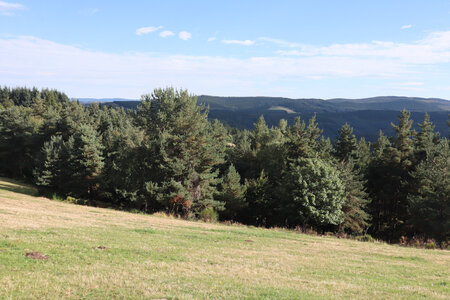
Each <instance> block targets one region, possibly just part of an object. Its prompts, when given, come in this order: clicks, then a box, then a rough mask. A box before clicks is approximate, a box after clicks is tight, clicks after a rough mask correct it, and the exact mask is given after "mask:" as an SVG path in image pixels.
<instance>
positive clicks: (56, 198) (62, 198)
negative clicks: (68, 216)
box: [51, 193, 64, 201]
mask: <svg viewBox="0 0 450 300" xmlns="http://www.w3.org/2000/svg"><path fill="white" fill-rule="evenodd" d="M51 199H52V200H55V201H64V197H62V196H61V195H58V194H57V193H53V194H52V196H51Z"/></svg>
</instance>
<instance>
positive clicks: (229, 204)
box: [217, 165, 247, 220]
mask: <svg viewBox="0 0 450 300" xmlns="http://www.w3.org/2000/svg"><path fill="white" fill-rule="evenodd" d="M220 188H221V189H220V192H219V194H218V196H217V199H218V200H219V201H221V202H223V203H225V209H224V210H223V211H222V212H221V216H222V218H223V219H225V220H238V217H239V215H240V214H241V213H242V210H243V209H244V208H245V206H246V204H247V203H246V202H245V186H244V185H241V176H239V173H238V172H237V171H236V169H235V168H234V166H233V165H230V167H229V168H228V170H227V172H226V173H225V175H224V177H223V178H222V183H221V184H220Z"/></svg>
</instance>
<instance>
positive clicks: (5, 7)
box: [0, 1, 25, 16]
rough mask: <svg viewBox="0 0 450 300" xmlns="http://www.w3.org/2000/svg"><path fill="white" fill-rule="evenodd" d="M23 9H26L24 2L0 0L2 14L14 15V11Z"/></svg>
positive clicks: (0, 13) (0, 12)
mask: <svg viewBox="0 0 450 300" xmlns="http://www.w3.org/2000/svg"><path fill="white" fill-rule="evenodd" d="M22 9H25V6H23V5H22V4H19V3H11V2H4V1H0V15H4V16H13V15H14V12H16V11H18V10H22Z"/></svg>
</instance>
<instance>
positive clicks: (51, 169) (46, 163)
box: [34, 136, 67, 190]
mask: <svg viewBox="0 0 450 300" xmlns="http://www.w3.org/2000/svg"><path fill="white" fill-rule="evenodd" d="M62 147H63V141H62V137H61V136H51V138H50V140H49V141H47V142H45V143H44V146H43V147H42V149H41V152H40V155H39V156H38V158H37V162H36V168H35V170H34V178H35V182H36V184H37V185H38V186H42V187H44V188H49V189H53V190H58V189H59V187H60V183H61V179H63V180H66V179H67V178H62V169H63V168H64V163H65V162H64V161H63V160H62V159H63V157H61V156H62Z"/></svg>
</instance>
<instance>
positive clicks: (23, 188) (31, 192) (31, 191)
mask: <svg viewBox="0 0 450 300" xmlns="http://www.w3.org/2000/svg"><path fill="white" fill-rule="evenodd" d="M8 183H9V184H8ZM0 190H5V191H9V192H14V193H20V194H25V195H28V196H38V195H39V193H38V190H37V189H36V188H34V187H32V186H27V185H25V184H23V183H21V182H18V181H15V180H12V179H6V178H3V177H0Z"/></svg>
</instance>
